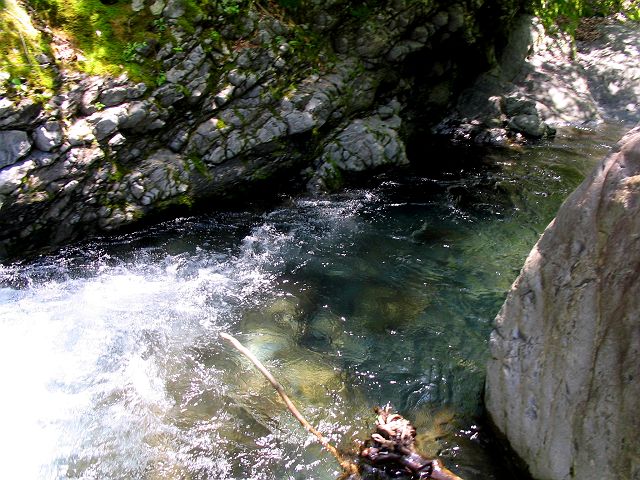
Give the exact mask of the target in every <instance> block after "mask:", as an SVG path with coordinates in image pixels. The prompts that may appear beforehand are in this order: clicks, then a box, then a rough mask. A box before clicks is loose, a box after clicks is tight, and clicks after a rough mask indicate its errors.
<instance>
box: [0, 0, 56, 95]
mask: <svg viewBox="0 0 640 480" xmlns="http://www.w3.org/2000/svg"><path fill="white" fill-rule="evenodd" d="M0 37H1V38H2V48H0V95H12V94H23V93H27V92H29V93H35V94H41V95H43V94H44V95H45V96H48V95H49V94H50V92H51V90H52V89H53V87H54V85H55V74H54V71H53V70H52V69H51V68H50V67H49V66H48V65H45V64H43V65H41V64H40V62H38V60H37V59H36V57H37V56H38V55H39V54H45V55H47V56H48V57H49V58H51V49H50V47H49V42H48V41H47V39H45V38H43V35H42V34H41V33H40V32H39V31H38V30H36V29H35V28H34V26H33V24H32V22H31V18H30V17H29V15H28V14H27V12H26V11H25V9H24V8H23V7H22V6H21V5H20V4H19V3H18V2H17V1H16V0H0Z"/></svg>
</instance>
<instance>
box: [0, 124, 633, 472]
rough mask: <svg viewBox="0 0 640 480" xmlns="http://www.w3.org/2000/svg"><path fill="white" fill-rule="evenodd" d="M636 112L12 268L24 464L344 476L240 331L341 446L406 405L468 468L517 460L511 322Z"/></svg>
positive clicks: (1, 311)
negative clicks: (500, 414) (579, 197)
mask: <svg viewBox="0 0 640 480" xmlns="http://www.w3.org/2000/svg"><path fill="white" fill-rule="evenodd" d="M621 130H622V128H621V127H617V126H611V127H608V128H606V129H605V128H603V129H601V130H600V131H592V130H566V131H563V132H561V133H560V134H559V135H558V137H557V138H556V139H555V141H553V142H550V143H546V144H540V145H537V146H534V147H528V148H526V149H522V150H510V151H506V150H502V151H493V152H486V151H483V152H478V151H470V150H465V149H450V150H447V151H434V150H433V149H428V150H427V149H425V150H424V152H423V153H422V154H418V155H416V158H414V159H413V166H412V168H409V169H407V170H405V171H402V172H399V173H396V174H394V175H393V176H391V175H386V176H385V175H381V176H379V177H377V178H376V179H375V180H374V181H372V182H370V183H369V184H368V185H362V186H360V187H358V188H352V189H348V190H346V191H344V192H342V193H340V194H336V195H331V196H327V197H322V198H317V197H316V198H309V197H304V196H296V197H292V198H287V199H284V200H282V201H281V202H279V203H277V204H275V205H270V206H267V207H262V208H247V209H246V210H242V211H219V212H215V213H211V214H208V215H204V216H199V217H193V218H181V219H177V220H174V221H170V222H166V223H163V224H160V225H157V226H154V227H151V228H148V229H145V230H142V231H138V232H136V233H132V234H127V235H122V236H119V237H115V238H108V239H98V240H93V241H90V242H86V243H84V244H79V245H74V246H71V247H66V248H64V249H62V250H60V251H59V252H57V253H55V254H51V255H44V256H41V257H39V258H37V259H30V260H23V261H18V262H15V263H12V264H8V265H4V266H2V267H0V373H1V374H2V377H1V378H2V379H3V392H4V394H3V399H2V404H1V405H0V407H1V408H0V412H1V413H0V422H2V425H3V436H2V437H1V439H0V451H2V452H3V458H5V459H6V460H5V462H4V463H5V465H4V471H5V475H6V476H7V478H27V479H28V478H47V479H49V478H50V479H58V478H82V479H89V478H100V479H112V478H113V479H116V478H118V479H119V478H141V479H169V478H171V479H335V478H337V476H338V474H339V472H338V469H337V467H336V464H335V462H334V461H333V460H332V458H331V457H330V456H328V455H327V454H326V453H325V452H323V451H322V450H321V449H320V447H318V446H317V445H316V444H315V443H314V441H313V440H312V439H311V438H310V437H309V436H308V435H307V434H306V433H305V432H304V431H303V430H302V428H301V427H300V426H299V425H298V424H297V423H296V422H295V420H293V419H292V418H291V416H290V415H289V414H288V412H287V411H286V410H284V408H283V406H282V404H281V402H280V401H279V400H278V398H277V396H276V395H275V393H274V392H273V390H272V388H271V387H270V386H269V385H268V384H267V383H266V381H265V380H264V379H263V378H262V377H261V376H260V374H259V373H257V372H256V371H255V370H254V369H253V367H252V366H251V365H250V364H249V363H248V362H247V361H246V360H245V359H244V358H243V357H241V356H240V355H239V354H238V353H237V352H235V351H234V350H232V349H230V348H229V347H228V346H227V345H226V344H223V342H222V341H221V339H220V338H219V337H218V333H219V332H221V331H226V332H230V333H232V334H234V335H236V336H237V337H238V339H239V340H240V341H242V342H243V343H244V344H245V345H246V346H248V347H249V348H250V349H251V350H252V351H253V352H254V353H255V354H256V355H257V356H258V357H259V358H260V359H261V360H262V361H263V362H264V363H265V364H266V365H267V366H268V368H269V369H270V370H272V372H273V373H274V374H275V376H276V377H277V378H278V379H279V380H280V382H281V383H282V384H283V385H284V386H285V388H286V390H287V391H288V393H289V394H290V396H291V397H292V398H293V399H294V401H295V402H296V403H297V404H298V405H299V407H300V409H301V410H302V411H303V413H304V414H305V415H306V416H307V418H308V419H309V420H310V421H311V423H313V424H315V425H316V426H317V427H318V428H319V429H320V430H321V431H322V432H324V433H325V434H327V435H328V436H329V437H330V438H331V439H332V440H333V441H334V442H335V443H337V444H338V445H340V446H341V448H344V449H349V448H350V447H351V446H352V445H353V440H354V439H355V438H361V439H364V438H365V437H366V436H367V435H368V432H369V431H370V429H371V424H372V420H373V418H372V413H371V409H372V407H373V406H375V405H379V404H386V403H388V402H390V403H391V404H392V405H393V406H394V407H395V408H396V409H398V410H400V411H401V412H402V413H403V414H405V415H406V416H407V417H409V418H411V419H413V420H414V421H415V423H416V424H417V426H418V427H419V432H422V433H423V438H422V440H423V441H422V447H423V449H424V450H425V452H427V453H429V454H432V455H435V454H440V455H441V456H442V458H443V459H444V462H445V464H446V465H447V466H448V467H449V468H450V469H452V470H454V471H456V472H457V473H458V474H460V475H461V476H463V477H464V478H466V479H474V478H477V479H480V478H482V479H491V478H496V479H497V478H504V475H505V474H504V472H503V471H502V467H501V464H502V463H503V461H502V459H500V458H496V453H495V452H494V451H493V450H492V449H491V447H490V442H489V435H488V432H487V431H486V429H485V428H484V427H483V425H482V424H481V423H479V422H478V415H479V414H480V413H481V396H482V385H483V377H484V373H483V372H484V362H485V360H486V358H487V339H488V335H489V332H490V330H491V323H492V320H493V318H494V317H495V315H496V313H497V312H498V310H499V308H500V306H501V304H502V302H503V301H504V298H505V295H506V292H507V291H508V289H509V286H510V284H511V283H512V281H513V280H514V279H515V277H516V276H517V273H518V270H519V268H520V266H521V265H522V264H523V262H524V259H525V257H526V255H527V253H528V251H529V250H530V249H531V247H532V246H533V244H534V243H535V241H536V240H537V238H538V236H539V234H540V233H541V232H542V231H543V229H544V227H545V226H546V225H547V223H548V222H549V221H550V220H551V219H552V217H553V215H554V213H555V211H556V210H557V208H558V206H559V205H560V203H561V202H562V200H563V199H564V198H565V197H566V196H567V195H568V194H569V193H570V191H572V190H573V189H574V188H575V186H577V184H578V183H579V182H580V181H581V179H582V178H583V176H584V175H585V174H586V173H587V172H588V171H589V170H590V169H591V168H592V167H593V165H594V164H595V162H596V161H597V160H599V159H600V158H602V156H603V155H604V154H605V153H606V152H607V151H608V150H609V146H610V145H611V144H612V143H613V142H614V141H615V140H617V138H618V136H619V134H620V133H621ZM434 165H437V166H438V168H437V169H435V168H433V166H434Z"/></svg>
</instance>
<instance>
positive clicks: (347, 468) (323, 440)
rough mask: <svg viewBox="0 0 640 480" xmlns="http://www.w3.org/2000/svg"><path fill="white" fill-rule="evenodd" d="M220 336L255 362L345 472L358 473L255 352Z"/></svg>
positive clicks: (228, 337)
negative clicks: (294, 402) (316, 426)
mask: <svg viewBox="0 0 640 480" xmlns="http://www.w3.org/2000/svg"><path fill="white" fill-rule="evenodd" d="M220 336H221V337H222V338H224V339H225V340H226V341H228V342H229V343H230V344H231V345H233V346H234V347H235V348H236V349H237V350H238V351H240V353H242V354H243V355H244V356H245V357H247V358H248V359H249V360H251V363H253V364H254V365H255V367H256V368H257V369H258V370H260V373H262V375H264V376H265V377H266V379H267V380H269V383H271V385H272V386H273V388H275V390H276V392H278V395H280V398H282V400H283V401H284V403H285V405H286V406H287V408H288V409H289V411H290V412H291V414H292V415H293V416H294V417H296V420H298V422H300V424H301V425H302V426H303V427H304V428H305V429H306V430H307V431H308V432H310V433H312V434H314V435H315V436H316V437H317V438H318V441H319V442H320V444H321V445H322V446H323V447H324V448H325V449H326V450H327V451H329V453H331V454H332V455H333V456H334V457H335V458H336V460H337V461H338V463H339V464H340V466H341V467H342V469H343V470H344V471H345V473H347V474H352V475H353V474H355V475H358V467H357V466H356V465H355V464H354V463H353V462H351V461H349V460H347V459H345V458H344V457H343V456H342V455H341V454H340V452H339V451H338V449H337V448H336V447H334V446H333V445H331V443H329V440H328V439H327V438H326V437H325V436H324V435H322V433H320V432H319V431H318V430H316V429H315V428H314V427H313V425H311V424H310V423H309V422H308V421H307V420H306V419H305V418H304V417H303V416H302V414H301V413H300V411H299V410H298V409H297V408H296V406H295V405H294V404H293V402H292V401H291V399H290V398H289V396H288V395H287V394H286V393H285V391H284V388H283V387H282V385H280V382H278V381H277V380H276V379H275V377H274V376H273V375H271V373H270V372H269V371H268V370H267V369H266V367H265V366H264V365H263V364H262V362H261V361H260V360H258V359H257V358H256V357H255V356H254V355H253V353H251V352H250V351H249V350H248V349H247V348H245V347H244V346H243V345H242V344H241V343H240V342H239V341H238V340H236V339H235V338H234V337H233V336H231V335H229V334H228V333H224V332H222V333H220Z"/></svg>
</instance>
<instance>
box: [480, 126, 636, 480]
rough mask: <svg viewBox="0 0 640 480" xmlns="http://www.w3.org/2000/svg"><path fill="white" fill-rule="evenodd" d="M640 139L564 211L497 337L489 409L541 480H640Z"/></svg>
mask: <svg viewBox="0 0 640 480" xmlns="http://www.w3.org/2000/svg"><path fill="white" fill-rule="evenodd" d="M639 218H640V129H635V130H633V131H632V132H630V133H629V134H628V135H627V136H626V137H625V138H624V139H623V140H622V142H621V143H620V144H619V148H618V149H617V151H615V152H614V153H612V154H611V155H610V156H609V157H608V158H606V159H605V160H604V161H603V163H602V164H601V165H600V166H599V167H598V168H597V169H596V170H595V171H594V173H593V174H592V175H591V177H590V178H588V179H587V180H586V181H585V182H584V183H583V184H582V185H581V186H580V187H579V188H578V189H577V191H576V192H574V193H573V194H572V195H571V197H570V198H569V199H568V200H567V201H566V202H565V204H564V205H563V206H562V208H561V209H560V211H559V212H558V215H557V217H556V219H555V220H554V221H553V222H552V223H551V224H550V225H549V227H548V228H547V230H546V231H545V232H544V235H543V236H542V237H541V238H540V240H539V242H538V243H537V245H536V246H535V247H534V249H533V251H532V252H531V254H530V255H529V257H528V259H527V261H526V263H525V266H524V268H523V270H522V272H521V274H520V276H519V278H518V279H517V280H516V282H515V283H514V285H513V287H512V289H511V291H510V293H509V295H508V298H507V300H506V302H505V304H504V306H503V307H502V310H501V311H500V313H499V315H498V317H497V319H496V327H495V330H494V331H493V333H492V335H491V342H490V343H491V360H490V362H489V365H488V369H487V382H486V405H487V409H488V411H489V413H490V415H491V417H492V419H493V421H494V422H495V425H496V426H497V427H498V428H499V429H500V430H501V431H502V432H503V433H504V434H505V435H506V437H507V439H508V440H509V442H510V443H511V445H512V447H513V448H514V449H515V450H516V452H517V453H518V454H519V455H520V456H521V457H522V458H523V460H524V461H525V462H526V463H527V464H528V465H529V467H530V471H531V473H532V475H533V476H534V477H535V478H537V479H540V480H567V479H579V478H580V479H588V478H607V479H623V478H624V479H631V480H636V479H639V478H640V454H639V452H640V435H638V431H640V416H639V415H638V411H639V409H640V317H639V316H638V312H640V282H638V275H639V274H640V221H638V219H639Z"/></svg>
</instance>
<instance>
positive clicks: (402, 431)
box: [360, 407, 462, 480]
mask: <svg viewBox="0 0 640 480" xmlns="http://www.w3.org/2000/svg"><path fill="white" fill-rule="evenodd" d="M376 413H377V414H378V418H377V419H376V431H375V432H374V433H372V434H371V437H370V439H369V440H367V441H366V442H365V444H364V445H363V447H362V449H361V450H360V459H361V461H362V463H363V465H362V467H363V468H361V470H362V471H363V472H362V473H365V472H366V470H368V469H369V470H372V473H374V474H376V473H378V472H380V473H381V474H385V475H388V476H389V477H393V478H397V477H404V478H407V477H408V478H411V479H416V480H418V479H430V478H431V479H434V480H462V479H461V478H460V477H458V476H457V475H455V474H454V473H453V472H451V471H449V470H447V469H446V468H444V466H443V465H442V462H440V460H437V459H427V458H425V457H423V456H422V455H420V454H419V453H418V452H417V451H416V448H415V439H416V429H415V427H414V426H413V425H412V424H411V422H409V420H407V419H406V418H404V417H403V416H402V415H400V414H398V413H393V412H391V409H390V408H389V407H385V408H380V407H377V408H376ZM366 466H368V468H367V467H366Z"/></svg>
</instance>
